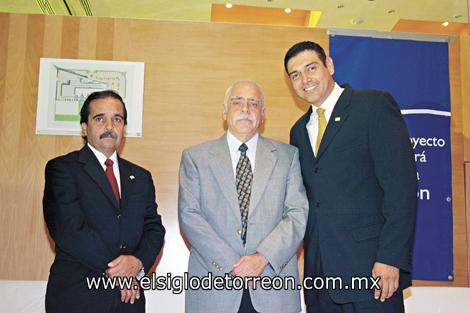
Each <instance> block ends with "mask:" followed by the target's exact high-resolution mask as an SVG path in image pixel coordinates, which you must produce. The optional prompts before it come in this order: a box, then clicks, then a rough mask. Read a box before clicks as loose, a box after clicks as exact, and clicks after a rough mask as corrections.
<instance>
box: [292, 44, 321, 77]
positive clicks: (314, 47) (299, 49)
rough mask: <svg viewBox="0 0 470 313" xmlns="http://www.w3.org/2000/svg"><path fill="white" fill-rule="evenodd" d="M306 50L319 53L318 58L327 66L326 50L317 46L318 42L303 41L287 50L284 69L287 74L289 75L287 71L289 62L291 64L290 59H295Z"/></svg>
mask: <svg viewBox="0 0 470 313" xmlns="http://www.w3.org/2000/svg"><path fill="white" fill-rule="evenodd" d="M305 50H313V51H315V52H316V53H317V55H318V57H319V58H320V60H321V61H322V63H323V65H325V66H326V54H325V50H323V48H322V47H321V46H320V45H319V44H317V43H316V42H313V41H302V42H298V43H296V44H295V45H293V46H292V47H290V49H289V50H287V52H286V55H285V57H284V69H285V70H286V73H287V74H289V72H288V70H287V62H289V60H290V59H292V58H293V57H295V56H296V55H297V54H299V53H301V52H303V51H305Z"/></svg>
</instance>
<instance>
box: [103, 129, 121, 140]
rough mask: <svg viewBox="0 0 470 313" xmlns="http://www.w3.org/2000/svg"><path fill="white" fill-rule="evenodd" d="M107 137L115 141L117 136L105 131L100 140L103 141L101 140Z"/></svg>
mask: <svg viewBox="0 0 470 313" xmlns="http://www.w3.org/2000/svg"><path fill="white" fill-rule="evenodd" d="M107 137H111V138H113V139H114V140H116V139H117V134H116V133H115V132H113V131H111V130H108V131H105V132H104V133H102V134H101V135H100V139H103V138H107Z"/></svg>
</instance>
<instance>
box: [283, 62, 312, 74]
mask: <svg viewBox="0 0 470 313" xmlns="http://www.w3.org/2000/svg"><path fill="white" fill-rule="evenodd" d="M312 64H318V62H317V61H313V62H310V63H307V64H305V65H304V66H303V68H306V67H308V66H310V65H312ZM296 72H298V71H297V70H295V71H292V72H289V73H288V75H289V76H291V75H292V74H294V73H296Z"/></svg>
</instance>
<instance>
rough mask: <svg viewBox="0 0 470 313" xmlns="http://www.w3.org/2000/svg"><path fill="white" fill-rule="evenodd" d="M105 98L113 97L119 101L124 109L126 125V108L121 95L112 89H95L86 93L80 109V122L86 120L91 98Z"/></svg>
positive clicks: (85, 121) (125, 122)
mask: <svg viewBox="0 0 470 313" xmlns="http://www.w3.org/2000/svg"><path fill="white" fill-rule="evenodd" d="M105 98H114V99H116V100H119V101H121V103H122V107H123V109H124V125H127V110H126V105H125V104H124V101H123V100H122V98H121V96H120V95H119V94H118V93H117V92H115V91H113V90H102V91H95V92H92V93H91V94H89V95H88V97H87V98H86V100H85V102H84V103H83V106H82V109H81V110H80V124H81V123H85V124H86V123H87V122H88V115H90V103H91V102H92V101H93V100H98V99H105Z"/></svg>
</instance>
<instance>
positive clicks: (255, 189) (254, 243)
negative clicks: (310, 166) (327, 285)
mask: <svg viewBox="0 0 470 313" xmlns="http://www.w3.org/2000/svg"><path fill="white" fill-rule="evenodd" d="M179 179H180V181H179V196H178V210H179V220H180V225H181V227H182V229H183V230H184V233H185V235H186V237H187V238H188V240H189V242H190V243H191V246H192V248H191V253H190V256H189V265H188V274H189V277H195V276H198V277H204V276H208V275H209V273H210V275H212V276H224V275H225V274H227V273H230V271H231V270H232V266H233V264H234V263H235V262H236V261H237V260H238V259H239V258H240V257H241V256H243V255H249V254H253V253H255V252H256V251H258V252H260V253H262V254H263V255H264V256H265V257H266V259H267V260H268V261H269V264H268V266H267V267H266V269H265V270H264V272H263V274H262V276H271V277H273V276H280V277H292V279H293V280H295V284H296V285H295V288H294V289H292V287H291V288H289V289H288V290H273V289H270V290H263V289H262V288H260V287H259V286H258V287H257V288H256V289H250V295H251V300H252V303H253V306H254V307H255V309H256V310H257V311H259V312H270V313H276V312H279V313H281V312H282V313H286V312H298V311H300V310H301V307H300V292H299V290H298V288H297V284H298V283H299V274H298V268H297V256H296V251H297V249H298V248H299V245H300V243H301V241H302V238H303V236H304V233H305V227H306V220H307V215H308V202H307V197H306V194H305V189H304V186H303V183H302V176H301V173H300V164H299V159H298V150H297V149H296V148H295V147H293V146H290V145H287V144H284V143H281V142H278V141H274V140H270V139H267V138H263V137H261V136H260V137H259V139H258V144H257V150H256V164H255V168H254V173H253V184H252V193H251V199H250V208H249V215H248V228H247V239H246V246H245V247H244V246H243V244H242V241H241V239H240V235H239V232H240V229H241V219H240V209H239V205H238V198H237V190H236V187H235V178H234V175H233V169H232V163H231V159H230V152H229V148H228V143H227V138H226V135H224V136H222V137H221V138H219V139H216V140H213V141H209V142H206V143H202V144H200V145H197V146H195V147H192V148H189V149H187V150H185V151H183V155H182V159H181V165H180V176H179ZM241 298H242V290H228V289H225V290H214V289H212V290H202V289H197V290H191V289H189V290H187V291H186V312H196V313H211V312H214V313H219V312H224V313H225V312H237V311H238V308H239V305H240V301H241Z"/></svg>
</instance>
